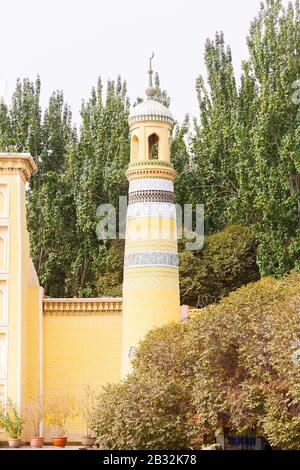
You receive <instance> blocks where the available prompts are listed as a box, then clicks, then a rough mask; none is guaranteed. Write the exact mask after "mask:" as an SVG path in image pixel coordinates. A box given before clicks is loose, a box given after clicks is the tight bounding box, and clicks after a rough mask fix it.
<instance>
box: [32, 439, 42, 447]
mask: <svg viewBox="0 0 300 470" xmlns="http://www.w3.org/2000/svg"><path fill="white" fill-rule="evenodd" d="M43 445H44V438H43V437H33V438H32V439H30V447H36V448H41V447H43Z"/></svg>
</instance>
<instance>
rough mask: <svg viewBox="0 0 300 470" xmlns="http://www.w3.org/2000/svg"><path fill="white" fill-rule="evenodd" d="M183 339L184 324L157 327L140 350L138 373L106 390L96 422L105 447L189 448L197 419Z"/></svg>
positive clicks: (97, 432) (95, 427) (95, 430)
mask: <svg viewBox="0 0 300 470" xmlns="http://www.w3.org/2000/svg"><path fill="white" fill-rule="evenodd" d="M182 338H183V329H182V327H181V326H180V325H172V326H170V327H168V328H166V327H165V328H161V329H157V330H154V331H152V332H151V333H150V334H149V335H148V336H147V338H146V339H145V341H144V342H143V343H142V344H141V348H140V350H139V351H138V355H137V358H136V359H135V372H134V373H133V374H132V375H131V376H129V378H128V379H127V380H126V381H124V382H123V383H121V384H119V385H110V386H108V387H106V388H105V389H104V391H103V393H102V394H101V395H100V396H99V398H98V407H97V410H96V413H95V416H94V424H93V430H94V433H95V435H96V436H97V440H98V443H99V444H100V446H101V448H104V449H149V450H153V449H182V448H186V446H187V445H188V440H189V434H190V430H191V426H193V419H192V417H191V416H190V412H189V404H190V400H191V394H190V388H189V387H188V386H187V385H188V382H187V381H185V380H184V376H183V375H182V371H183V362H184V358H183V356H182V352H183V350H182V346H183V342H182ZM152 352H153V354H152Z"/></svg>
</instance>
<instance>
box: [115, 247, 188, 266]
mask: <svg viewBox="0 0 300 470" xmlns="http://www.w3.org/2000/svg"><path fill="white" fill-rule="evenodd" d="M133 266H134V267H136V266H142V267H143V266H174V267H178V266H179V257H178V254H177V253H172V252H167V251H144V252H142V251H140V252H135V253H127V254H125V258H124V267H125V268H130V267H133Z"/></svg>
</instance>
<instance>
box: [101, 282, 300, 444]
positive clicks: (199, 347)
mask: <svg viewBox="0 0 300 470" xmlns="http://www.w3.org/2000/svg"><path fill="white" fill-rule="evenodd" d="M299 285H300V275H297V274H291V275H290V276H288V277H286V278H284V279H282V280H274V279H272V278H265V279H262V280H260V281H258V282H256V283H251V284H249V285H247V286H245V287H242V288H240V289H238V290H237V291H236V292H233V293H231V294H230V295H229V296H228V297H226V298H224V299H223V300H222V301H221V302H220V304H218V305H210V306H208V307H206V308H204V309H203V310H201V312H200V313H199V314H196V315H195V316H194V317H193V318H192V319H191V320H190V321H189V322H188V323H187V324H186V325H173V324H172V325H166V326H164V327H162V328H158V329H155V330H153V331H151V332H150V333H149V334H148V335H147V336H146V338H145V339H144V340H143V341H142V342H141V344H140V347H139V349H138V351H137V355H136V358H135V360H134V361H133V373H132V375H131V376H129V377H128V378H127V379H126V380H125V381H124V382H123V383H121V384H119V385H111V386H109V387H107V388H106V389H105V390H104V391H103V393H102V394H101V396H100V397H99V399H98V405H97V410H96V413H95V415H94V420H93V429H94V432H95V435H96V436H97V439H98V442H99V443H100V445H101V446H102V447H103V448H106V449H166V450H168V449H170V450H171V449H186V448H201V446H202V445H203V444H211V443H212V442H213V440H214V436H215V434H216V433H218V432H224V431H228V432H231V433H235V434H240V435H245V434H248V433H250V434H256V435H262V436H264V437H266V438H267V439H268V441H269V442H270V443H271V445H274V446H277V447H281V448H283V449H299V448H300V412H299V411H300V387H299V383H300V323H299V311H300V289H299Z"/></svg>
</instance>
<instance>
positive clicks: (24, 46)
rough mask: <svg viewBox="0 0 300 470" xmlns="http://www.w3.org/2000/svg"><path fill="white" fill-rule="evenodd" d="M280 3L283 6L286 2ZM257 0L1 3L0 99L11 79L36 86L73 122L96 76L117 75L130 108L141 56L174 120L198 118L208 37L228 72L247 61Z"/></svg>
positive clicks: (141, 78) (140, 88)
mask: <svg viewBox="0 0 300 470" xmlns="http://www.w3.org/2000/svg"><path fill="white" fill-rule="evenodd" d="M287 3H288V2H287V1H284V4H287ZM259 4H260V0H0V18H1V29H0V34H1V62H0V64H1V67H0V95H5V99H6V101H8V100H9V98H10V96H11V92H12V90H13V88H14V86H15V81H16V79H17V77H21V78H23V77H29V78H31V79H34V78H35V76H36V75H37V74H40V76H41V80H42V104H43V105H45V104H46V103H47V100H48V97H49V95H50V94H51V92H52V91H54V90H55V89H62V90H63V91H64V94H65V99H66V101H67V102H68V103H69V104H70V105H71V107H72V110H73V112H74V119H75V120H76V121H77V122H78V121H79V117H78V111H79V109H80V104H81V99H82V98H88V96H89V93H90V89H91V87H92V86H93V85H95V83H96V80H97V77H98V76H99V75H101V77H102V78H103V81H104V82H106V80H107V79H108V78H112V79H114V78H116V77H117V75H118V74H121V76H122V78H124V79H126V80H127V84H128V92H129V96H130V98H131V102H133V101H134V99H135V98H136V96H143V94H144V90H145V88H146V84H147V75H146V72H147V68H148V57H149V55H150V51H152V50H153V51H154V52H155V59H154V62H153V65H154V70H155V71H158V72H159V74H160V78H161V85H162V87H164V88H166V89H167V90H168V93H169V95H170V96H171V110H172V112H173V115H174V117H175V118H176V119H178V120H181V119H182V118H183V116H184V114H185V113H186V112H188V113H190V114H191V116H193V115H195V114H197V101H196V94H195V79H196V77H197V76H198V75H199V74H200V73H201V74H203V73H204V70H205V69H204V63H203V52H204V43H205V40H206V38H207V37H210V38H213V37H214V35H215V31H217V30H223V31H224V33H225V39H226V41H227V42H228V43H229V44H230V46H231V48H232V53H233V58H234V64H235V69H236V71H237V73H238V74H239V72H240V63H241V60H242V59H244V58H246V57H247V49H246V35H247V32H248V30H249V24H250V21H251V20H252V18H253V17H254V16H255V15H256V13H257V12H258V8H259Z"/></svg>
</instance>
